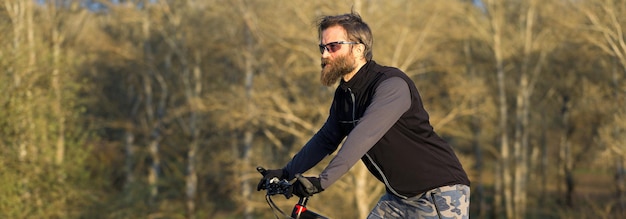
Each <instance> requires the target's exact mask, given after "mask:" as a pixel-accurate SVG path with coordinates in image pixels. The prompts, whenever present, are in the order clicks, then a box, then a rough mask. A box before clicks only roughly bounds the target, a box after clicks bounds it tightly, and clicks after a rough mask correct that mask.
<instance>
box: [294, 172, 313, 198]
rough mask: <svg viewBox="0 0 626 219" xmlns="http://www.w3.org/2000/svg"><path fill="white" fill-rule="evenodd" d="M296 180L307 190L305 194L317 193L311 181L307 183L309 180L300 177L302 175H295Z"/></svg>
mask: <svg viewBox="0 0 626 219" xmlns="http://www.w3.org/2000/svg"><path fill="white" fill-rule="evenodd" d="M296 179H298V181H300V183H302V185H303V186H304V188H305V189H306V190H307V192H309V193H317V192H318V191H317V188H315V186H314V185H313V183H311V181H309V179H307V178H306V177H304V176H302V174H299V173H298V174H296Z"/></svg>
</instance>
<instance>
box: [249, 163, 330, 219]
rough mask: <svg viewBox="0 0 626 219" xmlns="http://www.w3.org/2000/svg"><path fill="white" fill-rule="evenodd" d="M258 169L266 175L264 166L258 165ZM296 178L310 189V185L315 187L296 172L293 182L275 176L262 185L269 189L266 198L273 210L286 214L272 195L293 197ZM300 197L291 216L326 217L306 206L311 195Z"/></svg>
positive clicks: (300, 218)
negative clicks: (276, 203)
mask: <svg viewBox="0 0 626 219" xmlns="http://www.w3.org/2000/svg"><path fill="white" fill-rule="evenodd" d="M256 170H257V171H258V172H259V173H261V174H263V176H265V174H266V173H267V170H266V169H265V168H263V167H257V168H256ZM296 180H299V181H300V182H301V183H302V184H303V185H304V186H305V188H307V189H309V187H313V184H312V183H311V182H310V181H309V180H307V179H306V178H305V177H303V176H302V175H300V174H296V178H295V179H294V180H293V181H292V182H289V181H287V180H286V179H282V180H281V179H279V178H278V177H273V178H271V179H269V180H266V181H265V185H264V186H263V187H262V189H265V190H267V193H266V195H265V199H266V201H267V202H268V204H269V205H270V207H271V208H272V210H274V209H276V210H278V212H280V213H281V214H283V215H285V216H286V214H285V213H284V212H283V211H282V210H280V208H278V206H276V205H275V204H274V202H273V201H272V199H271V198H270V197H271V196H274V195H284V196H285V198H287V199H289V198H291V197H292V196H293V193H292V191H293V188H292V184H293V182H295V181H296ZM299 198H300V199H299V200H298V203H297V204H296V205H295V206H294V208H293V211H292V212H291V218H296V219H318V218H322V219H324V218H326V217H324V216H321V215H319V214H317V213H315V212H313V211H309V210H308V209H307V208H306V204H307V202H308V200H309V197H299ZM276 218H278V215H276Z"/></svg>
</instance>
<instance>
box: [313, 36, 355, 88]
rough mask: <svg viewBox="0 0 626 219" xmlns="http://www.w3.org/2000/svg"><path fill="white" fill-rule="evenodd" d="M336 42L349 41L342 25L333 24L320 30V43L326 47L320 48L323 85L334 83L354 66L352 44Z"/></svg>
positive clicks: (352, 69)
mask: <svg viewBox="0 0 626 219" xmlns="http://www.w3.org/2000/svg"><path fill="white" fill-rule="evenodd" d="M336 42H349V41H348V39H347V36H346V31H345V30H344V29H343V27H341V26H333V27H329V28H327V29H326V30H324V31H322V39H321V45H326V47H325V48H323V50H322V63H321V66H322V72H321V76H320V80H321V82H322V84H323V85H325V86H331V85H333V84H335V82H337V80H339V78H341V77H342V76H344V75H346V74H349V73H350V72H352V71H354V69H355V68H356V62H355V58H354V55H353V53H352V50H351V48H352V46H351V45H350V44H337V43H336Z"/></svg>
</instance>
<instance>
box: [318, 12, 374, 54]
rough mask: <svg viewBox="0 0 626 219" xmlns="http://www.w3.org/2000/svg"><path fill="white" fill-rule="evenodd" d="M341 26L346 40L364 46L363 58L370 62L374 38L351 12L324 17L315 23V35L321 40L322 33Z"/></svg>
mask: <svg viewBox="0 0 626 219" xmlns="http://www.w3.org/2000/svg"><path fill="white" fill-rule="evenodd" d="M337 25H338V26H341V27H343V29H345V30H346V33H347V35H348V40H350V41H352V42H358V43H361V44H363V45H364V46H365V50H364V51H363V56H364V57H365V59H366V60H367V61H370V60H372V56H373V55H372V46H373V45H374V37H372V31H371V30H370V27H369V26H368V25H367V23H365V22H364V21H363V19H361V16H360V15H359V14H358V13H356V12H354V11H351V12H350V13H349V14H342V15H333V16H324V17H322V18H320V19H319V21H318V22H317V33H318V36H319V38H320V39H321V38H322V32H323V31H324V30H326V29H328V28H330V27H333V26H337Z"/></svg>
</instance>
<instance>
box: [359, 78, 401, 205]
mask: <svg viewBox="0 0 626 219" xmlns="http://www.w3.org/2000/svg"><path fill="white" fill-rule="evenodd" d="M348 92H350V97H351V98H352V121H353V123H352V125H353V128H354V127H356V121H357V120H356V114H355V113H356V98H355V97H354V93H352V89H350V88H348ZM365 156H367V159H368V160H369V161H370V163H371V164H372V165H373V166H374V167H375V168H376V171H378V173H379V174H380V176H381V177H382V178H383V182H384V183H385V186H386V187H387V188H389V191H391V193H393V194H394V195H396V196H398V197H400V198H402V199H407V198H408V197H406V196H404V195H400V193H398V192H396V190H394V189H393V188H392V187H391V184H389V181H388V180H387V176H385V174H384V173H383V171H382V170H381V169H380V167H378V165H377V164H376V163H374V160H373V159H372V157H370V155H369V154H367V152H365Z"/></svg>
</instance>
